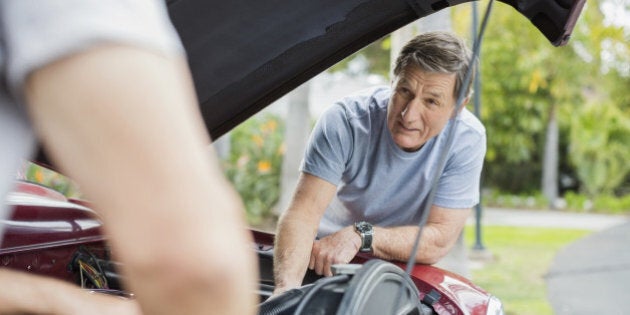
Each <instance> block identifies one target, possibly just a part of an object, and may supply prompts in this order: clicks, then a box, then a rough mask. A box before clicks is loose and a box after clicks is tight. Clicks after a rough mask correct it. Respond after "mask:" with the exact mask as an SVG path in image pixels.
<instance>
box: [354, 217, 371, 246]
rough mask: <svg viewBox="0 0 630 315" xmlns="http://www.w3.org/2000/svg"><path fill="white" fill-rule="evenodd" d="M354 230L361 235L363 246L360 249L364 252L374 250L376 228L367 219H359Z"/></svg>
mask: <svg viewBox="0 0 630 315" xmlns="http://www.w3.org/2000/svg"><path fill="white" fill-rule="evenodd" d="M354 230H355V231H356V232H357V233H359V236H361V248H359V251H360V252H362V253H369V252H371V251H372V239H373V237H374V228H373V227H372V224H370V223H369V222H365V221H359V222H356V223H355V224H354Z"/></svg>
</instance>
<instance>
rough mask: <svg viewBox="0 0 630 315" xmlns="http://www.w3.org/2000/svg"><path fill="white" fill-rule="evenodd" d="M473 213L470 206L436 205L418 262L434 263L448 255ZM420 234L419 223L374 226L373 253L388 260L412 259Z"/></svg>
mask: <svg viewBox="0 0 630 315" xmlns="http://www.w3.org/2000/svg"><path fill="white" fill-rule="evenodd" d="M470 212H471V210H470V209H447V208H441V207H437V206H433V207H432V208H431V213H430V214H429V218H428V219H427V224H426V225H425V226H424V227H423V228H422V236H421V238H420V247H419V250H418V253H417V254H416V262H417V263H422V264H434V263H437V262H438V261H439V260H440V259H441V258H442V257H444V256H445V255H446V254H448V252H449V251H450V250H451V248H452V247H453V245H454V244H455V242H456V241H457V238H458V237H459V234H460V233H461V231H462V229H463V228H464V225H465V223H466V219H467V218H468V216H469V215H470ZM417 233H418V227H417V226H400V227H392V228H383V227H377V226H375V227H374V241H373V243H372V245H373V246H372V247H373V250H374V256H376V257H379V258H382V259H387V260H398V261H406V260H407V259H409V254H410V253H411V250H412V248H413V244H414V242H415V237H416V235H417Z"/></svg>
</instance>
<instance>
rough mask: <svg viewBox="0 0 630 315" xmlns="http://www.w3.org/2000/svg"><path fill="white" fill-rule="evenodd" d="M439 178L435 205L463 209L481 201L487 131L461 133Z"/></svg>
mask: <svg viewBox="0 0 630 315" xmlns="http://www.w3.org/2000/svg"><path fill="white" fill-rule="evenodd" d="M455 141H456V142H457V143H458V145H457V146H455V147H454V150H453V154H452V155H451V157H450V159H449V161H447V165H446V167H445V169H444V172H443V173H442V176H441V177H440V182H439V184H438V190H437V193H436V196H435V200H434V204H436V205H437V206H440V207H445V208H453V209H464V208H471V207H473V206H474V205H476V204H478V203H479V193H480V181H481V171H482V168H483V162H484V158H485V155H486V134H485V132H480V131H478V130H469V131H468V132H465V133H463V134H460V135H459V136H458V137H457V138H456V139H455Z"/></svg>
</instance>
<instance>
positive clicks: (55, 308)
mask: <svg viewBox="0 0 630 315" xmlns="http://www.w3.org/2000/svg"><path fill="white" fill-rule="evenodd" d="M0 283H2V293H1V294H0V314H53V315H61V314H69V315H80V314H97V313H98V314H103V315H117V314H124V315H139V314H140V308H139V307H138V305H137V303H136V302H135V301H133V300H127V299H123V298H120V297H115V296H109V295H104V294H98V293H89V292H88V291H85V290H83V289H80V288H78V287H76V286H74V285H71V284H68V283H66V282H62V281H60V280H55V279H50V278H45V277H39V276H33V275H30V274H27V273H23V272H18V271H13V270H9V269H0Z"/></svg>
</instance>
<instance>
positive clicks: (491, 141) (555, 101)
mask: <svg viewBox="0 0 630 315" xmlns="http://www.w3.org/2000/svg"><path fill="white" fill-rule="evenodd" d="M455 14H456V18H455V19H454V20H455V21H460V22H462V23H459V24H457V25H456V27H458V28H459V32H460V33H462V32H464V30H466V29H468V28H469V27H470V19H469V18H467V16H468V15H469V14H470V10H469V9H468V8H466V7H465V6H459V7H458V10H456V11H455ZM623 38H624V37H623V31H622V29H621V28H620V27H616V26H610V25H604V24H603V15H602V13H601V11H600V10H599V2H597V1H591V2H589V3H588V4H587V6H586V8H585V10H584V12H583V15H582V17H581V19H580V20H579V21H578V25H577V26H576V28H575V30H574V33H573V38H572V40H571V42H570V44H569V45H568V46H565V47H553V46H552V45H551V44H550V43H549V42H548V41H547V40H546V39H545V38H544V36H542V34H541V33H540V32H539V31H538V30H537V29H536V28H535V27H534V26H533V25H531V24H530V23H527V21H526V20H524V17H523V16H521V15H520V14H519V13H518V12H516V11H515V10H514V9H513V8H512V7H509V6H507V5H503V4H499V3H498V5H497V6H495V11H494V13H493V15H492V17H491V20H490V23H489V26H488V29H487V31H486V35H485V38H484V43H483V46H482V58H481V77H482V82H483V83H482V103H483V106H482V120H483V121H484V124H485V125H486V128H487V132H488V154H487V157H486V161H487V163H486V168H485V181H484V183H485V184H486V185H491V186H495V187H496V188H500V189H502V190H505V191H510V192H524V191H528V190H536V189H537V188H538V185H539V183H540V181H539V178H540V170H541V155H542V148H543V144H544V141H545V139H544V136H545V132H544V131H545V126H546V121H547V119H548V118H549V112H550V111H551V110H552V109H553V108H554V107H555V108H557V109H558V111H557V113H558V120H559V125H560V130H561V137H560V139H561V146H562V147H563V148H562V150H561V152H564V153H565V155H561V156H560V168H561V169H563V170H564V171H565V172H573V173H576V174H577V175H578V177H579V179H580V181H581V182H582V183H583V184H584V183H587V182H588V183H589V184H591V183H593V184H594V183H595V182H596V183H598V184H597V185H598V188H589V190H590V191H593V189H594V191H597V192H601V191H605V190H608V189H609V186H611V185H615V183H616V184H618V181H608V182H607V183H603V182H600V181H593V180H592V178H593V176H597V177H602V178H612V177H613V174H611V173H614V172H617V171H619V169H617V168H613V167H611V168H606V167H597V168H593V167H592V164H588V163H586V161H589V158H593V156H592V155H589V156H588V157H587V156H582V155H583V154H587V151H588V150H586V149H583V150H579V149H576V148H582V147H579V146H578V145H577V144H578V143H580V142H583V141H584V139H583V138H582V137H587V136H591V135H592V134H584V133H578V132H575V130H580V129H582V128H583V126H581V124H583V123H586V121H585V119H582V118H581V117H582V116H584V115H587V116H588V115H592V114H593V113H592V111H591V110H586V108H587V106H586V104H590V103H591V102H594V101H595V100H594V99H593V94H595V95H600V96H603V97H602V98H601V99H599V100H598V101H597V102H598V103H597V104H598V106H602V107H604V106H618V107H620V108H623V107H624V106H623V104H621V103H620V102H622V103H623V101H621V99H622V98H620V99H615V98H613V96H614V95H617V94H618V95H623V93H620V91H617V90H616V89H620V87H621V86H623V82H624V81H623V79H621V80H620V77H619V73H620V72H619V71H618V69H623V67H621V68H615V67H618V65H624V62H625V59H624V55H623V54H620V53H619V52H623V51H626V50H624V49H627V47H628V46H627V39H626V40H625V42H624V41H623ZM621 43H623V44H621ZM623 45H625V46H623ZM610 46H613V47H616V50H617V51H618V52H617V53H611V52H610V50H609V49H608V48H609V47H610ZM623 47H625V48H623ZM626 59H627V58H626ZM611 60H613V61H614V62H611ZM606 67H608V72H605V70H606ZM611 67H612V68H611ZM604 82H605V83H606V84H602V83H604ZM625 82H626V83H627V81H625ZM626 87H627V85H626ZM626 89H627V88H626ZM622 90H623V89H622ZM614 91H617V92H614ZM615 93H616V94H615ZM617 114H619V115H621V116H623V115H624V113H623V111H620V112H618V113H617ZM622 121H625V119H622ZM611 128H612V127H611ZM572 130H573V132H571V131H572ZM614 130H615V131H611V132H614V133H622V134H623V132H625V129H624V128H614ZM625 136H627V137H630V134H625ZM568 148H574V149H572V150H570V149H568ZM591 149H592V148H591ZM597 149H598V150H599V151H601V152H602V153H601V154H600V155H597V156H599V157H602V158H603V157H605V156H606V157H608V156H610V155H623V156H625V158H626V159H627V158H630V147H628V146H626V147H625V148H613V147H611V146H603V147H599V148H597ZM608 151H610V152H608ZM569 156H570V157H571V158H569ZM594 163H595V164H598V165H599V164H601V163H610V162H608V161H607V160H604V159H602V160H597V161H594ZM586 169H589V170H588V171H587V170H586ZM594 172H597V174H596V175H595V174H594ZM614 175H619V174H614ZM604 187H606V188H604Z"/></svg>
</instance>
